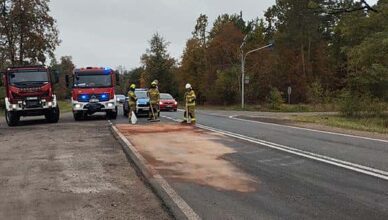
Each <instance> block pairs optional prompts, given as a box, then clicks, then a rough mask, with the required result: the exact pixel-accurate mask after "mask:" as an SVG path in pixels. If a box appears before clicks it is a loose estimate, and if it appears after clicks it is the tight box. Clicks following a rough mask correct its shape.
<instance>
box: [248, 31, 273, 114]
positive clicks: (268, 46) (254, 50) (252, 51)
mask: <svg viewBox="0 0 388 220" xmlns="http://www.w3.org/2000/svg"><path fill="white" fill-rule="evenodd" d="M247 37H248V35H246V36H245V37H244V40H243V43H242V44H241V46H240V52H241V108H242V109H244V108H245V61H246V58H247V56H248V55H249V54H251V53H254V52H256V51H259V50H263V49H266V48H271V47H273V46H274V44H273V43H270V44H268V45H266V46H264V47H259V48H256V49H253V50H250V51H248V52H247V53H245V54H244V46H245V44H246V40H247Z"/></svg>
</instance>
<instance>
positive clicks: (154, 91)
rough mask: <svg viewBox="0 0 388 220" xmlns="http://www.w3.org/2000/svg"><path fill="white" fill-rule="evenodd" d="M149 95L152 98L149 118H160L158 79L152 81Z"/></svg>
mask: <svg viewBox="0 0 388 220" xmlns="http://www.w3.org/2000/svg"><path fill="white" fill-rule="evenodd" d="M148 97H149V98H150V111H149V113H148V115H149V120H158V117H159V102H160V93H159V89H158V82H157V80H154V81H153V82H152V83H151V88H150V89H149V90H148ZM151 108H152V109H151Z"/></svg>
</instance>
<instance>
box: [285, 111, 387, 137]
mask: <svg viewBox="0 0 388 220" xmlns="http://www.w3.org/2000/svg"><path fill="white" fill-rule="evenodd" d="M290 119H291V120H293V121H296V122H303V123H315V124H322V125H326V126H331V127H339V128H345V129H352V130H359V131H368V132H377V133H382V134H388V114H387V113H386V114H383V115H381V116H362V117H357V118H356V117H345V116H341V115H320V116H302V115H295V116H292V117H290Z"/></svg>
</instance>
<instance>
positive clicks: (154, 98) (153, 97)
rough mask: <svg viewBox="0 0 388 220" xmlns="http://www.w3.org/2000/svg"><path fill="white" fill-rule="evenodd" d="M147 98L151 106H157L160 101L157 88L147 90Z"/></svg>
mask: <svg viewBox="0 0 388 220" xmlns="http://www.w3.org/2000/svg"><path fill="white" fill-rule="evenodd" d="M148 97H149V98H150V103H151V104H152V105H157V104H159V101H160V93H159V90H158V88H150V89H149V90H148Z"/></svg>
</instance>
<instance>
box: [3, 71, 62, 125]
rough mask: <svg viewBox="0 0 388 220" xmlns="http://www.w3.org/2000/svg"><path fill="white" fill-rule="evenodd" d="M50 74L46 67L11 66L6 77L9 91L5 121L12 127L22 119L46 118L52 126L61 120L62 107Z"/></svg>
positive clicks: (6, 98)
mask: <svg viewBox="0 0 388 220" xmlns="http://www.w3.org/2000/svg"><path fill="white" fill-rule="evenodd" d="M51 78H52V77H51V74H50V71H49V70H48V69H47V68H46V67H44V66H23V67H10V68H8V69H6V70H5V72H4V74H3V82H4V86H5V91H6V97H5V118H6V121H7V124H8V125H9V126H15V125H17V124H18V122H19V120H20V117H21V116H38V115H44V116H45V118H46V120H47V121H48V122H50V123H56V122H58V120H59V107H58V104H57V98H56V96H55V94H54V89H53V87H54V86H53V84H54V83H56V82H58V78H57V77H53V78H55V79H54V80H52V79H51Z"/></svg>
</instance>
